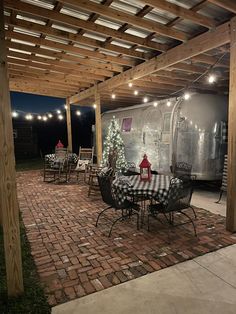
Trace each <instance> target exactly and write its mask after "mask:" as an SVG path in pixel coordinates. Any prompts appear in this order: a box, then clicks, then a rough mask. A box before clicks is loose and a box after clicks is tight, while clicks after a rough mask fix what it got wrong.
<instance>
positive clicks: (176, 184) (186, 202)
mask: <svg viewBox="0 0 236 314" xmlns="http://www.w3.org/2000/svg"><path fill="white" fill-rule="evenodd" d="M192 193H193V186H192V180H191V177H190V176H189V175H184V176H181V177H179V178H173V179H171V182H170V187H169V190H168V197H167V202H166V206H165V211H166V212H171V211H178V210H181V209H185V208H189V207H190V203H191V198H192Z"/></svg>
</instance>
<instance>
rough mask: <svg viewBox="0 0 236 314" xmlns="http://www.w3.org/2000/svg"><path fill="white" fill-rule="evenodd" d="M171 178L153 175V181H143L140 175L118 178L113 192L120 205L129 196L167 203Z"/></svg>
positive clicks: (113, 185) (114, 183)
mask: <svg viewBox="0 0 236 314" xmlns="http://www.w3.org/2000/svg"><path fill="white" fill-rule="evenodd" d="M170 180H171V177H170V176H166V175H153V176H152V178H151V181H141V180H140V176H139V175H135V176H129V177H118V178H116V179H115V180H114V181H113V183H112V190H113V193H114V195H115V196H116V199H117V201H118V203H122V202H124V201H125V200H126V199H127V197H128V196H144V197H149V198H155V199H156V200H158V201H160V202H163V203H164V202H165V201H166V200H167V196H168V190H169V186H170Z"/></svg>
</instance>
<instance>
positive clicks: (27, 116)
mask: <svg viewBox="0 0 236 314" xmlns="http://www.w3.org/2000/svg"><path fill="white" fill-rule="evenodd" d="M25 119H26V120H33V116H32V114H30V113H28V114H27V115H26V116H25Z"/></svg>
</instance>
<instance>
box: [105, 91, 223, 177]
mask: <svg viewBox="0 0 236 314" xmlns="http://www.w3.org/2000/svg"><path fill="white" fill-rule="evenodd" d="M227 102H228V99H227V97H225V96H219V95H210V94H193V95H191V98H190V99H188V100H183V99H182V98H179V99H177V98H171V99H166V100H160V101H157V102H155V103H154V102H151V103H148V104H145V105H144V104H143V105H137V106H132V107H126V108H121V109H117V110H111V111H107V112H105V113H104V114H103V116H102V128H103V139H104V138H105V135H106V130H107V127H108V125H109V121H110V119H111V118H112V117H113V116H115V117H116V119H118V120H119V123H120V128H121V132H122V137H123V140H124V143H125V153H126V158H127V160H128V161H130V162H134V163H135V164H136V166H138V165H139V163H140V161H141V160H142V156H143V155H144V153H146V154H147V155H148V159H149V160H150V162H151V164H152V169H155V170H157V171H160V172H163V173H167V172H169V171H170V166H171V165H172V164H173V163H174V162H179V161H184V162H187V163H189V164H191V165H192V174H194V175H196V177H197V179H198V180H218V179H221V177H222V167H223V160H224V155H225V153H226V148H227V144H226V138H225V136H224V131H225V128H226V126H227Z"/></svg>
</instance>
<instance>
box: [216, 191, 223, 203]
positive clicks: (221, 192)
mask: <svg viewBox="0 0 236 314" xmlns="http://www.w3.org/2000/svg"><path fill="white" fill-rule="evenodd" d="M222 195H223V191H222V190H221V191H220V197H219V199H218V201H217V202H215V203H216V204H219V203H220V201H221V198H222Z"/></svg>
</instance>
